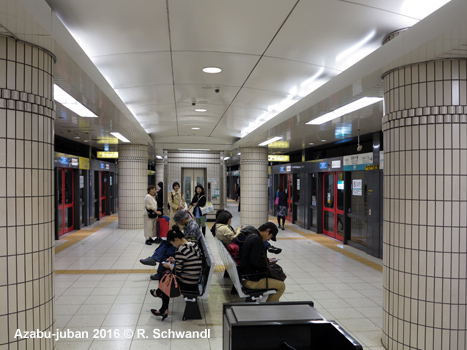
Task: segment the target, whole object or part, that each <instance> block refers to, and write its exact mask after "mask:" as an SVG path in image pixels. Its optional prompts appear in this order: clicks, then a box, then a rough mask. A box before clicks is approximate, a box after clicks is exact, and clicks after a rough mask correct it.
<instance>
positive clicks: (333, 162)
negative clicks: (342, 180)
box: [331, 160, 341, 169]
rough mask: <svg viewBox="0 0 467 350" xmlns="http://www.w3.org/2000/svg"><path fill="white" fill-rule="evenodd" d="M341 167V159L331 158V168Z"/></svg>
mask: <svg viewBox="0 0 467 350" xmlns="http://www.w3.org/2000/svg"><path fill="white" fill-rule="evenodd" d="M340 167H341V161H340V160H333V161H332V163H331V168H333V169H337V168H340Z"/></svg>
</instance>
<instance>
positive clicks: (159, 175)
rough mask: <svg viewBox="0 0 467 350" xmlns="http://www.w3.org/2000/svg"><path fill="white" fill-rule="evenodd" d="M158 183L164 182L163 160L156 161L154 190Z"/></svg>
mask: <svg viewBox="0 0 467 350" xmlns="http://www.w3.org/2000/svg"><path fill="white" fill-rule="evenodd" d="M160 181H162V182H164V159H156V188H157V184H158V183H159V182H160Z"/></svg>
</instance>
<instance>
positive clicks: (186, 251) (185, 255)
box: [150, 225, 203, 321]
mask: <svg viewBox="0 0 467 350" xmlns="http://www.w3.org/2000/svg"><path fill="white" fill-rule="evenodd" d="M167 241H168V242H169V243H171V244H172V245H173V246H174V247H175V248H178V250H177V252H176V253H175V256H174V257H173V258H172V257H170V258H169V259H168V261H167V262H166V263H164V267H165V268H167V269H170V270H173V269H174V267H175V275H177V276H179V277H180V278H179V279H178V281H179V283H180V289H181V290H187V291H196V290H198V283H199V277H200V275H201V269H202V266H203V260H202V253H201V250H200V248H199V247H198V245H197V244H196V243H193V242H188V241H187V240H186V239H185V236H184V235H183V233H182V231H180V228H179V227H178V226H177V225H174V226H172V230H170V231H169V232H168V233H167ZM150 293H151V295H152V296H154V297H160V298H162V306H161V308H160V309H159V310H156V309H151V313H152V314H153V315H155V316H161V317H162V321H163V320H165V319H166V318H167V316H168V314H169V310H168V309H169V301H170V298H169V297H168V296H167V295H165V294H164V293H163V292H162V291H161V290H160V289H157V290H156V289H151V290H150Z"/></svg>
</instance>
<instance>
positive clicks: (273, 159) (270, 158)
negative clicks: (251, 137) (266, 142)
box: [268, 154, 290, 162]
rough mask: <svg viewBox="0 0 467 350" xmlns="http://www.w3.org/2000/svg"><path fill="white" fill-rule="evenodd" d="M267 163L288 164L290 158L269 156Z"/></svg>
mask: <svg viewBox="0 0 467 350" xmlns="http://www.w3.org/2000/svg"><path fill="white" fill-rule="evenodd" d="M268 162H290V156H285V155H279V154H269V155H268Z"/></svg>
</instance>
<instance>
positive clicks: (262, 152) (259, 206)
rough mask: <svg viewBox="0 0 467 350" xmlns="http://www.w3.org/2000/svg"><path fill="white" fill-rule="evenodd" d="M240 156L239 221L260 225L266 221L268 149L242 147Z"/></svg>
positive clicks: (244, 223)
mask: <svg viewBox="0 0 467 350" xmlns="http://www.w3.org/2000/svg"><path fill="white" fill-rule="evenodd" d="M241 151H242V154H241V156H240V176H241V180H240V181H241V183H240V202H241V206H240V221H241V224H242V225H244V226H245V225H253V226H255V227H258V226H260V225H261V224H264V223H265V222H267V221H268V149H267V147H245V148H242V150H241Z"/></svg>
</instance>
